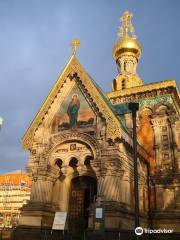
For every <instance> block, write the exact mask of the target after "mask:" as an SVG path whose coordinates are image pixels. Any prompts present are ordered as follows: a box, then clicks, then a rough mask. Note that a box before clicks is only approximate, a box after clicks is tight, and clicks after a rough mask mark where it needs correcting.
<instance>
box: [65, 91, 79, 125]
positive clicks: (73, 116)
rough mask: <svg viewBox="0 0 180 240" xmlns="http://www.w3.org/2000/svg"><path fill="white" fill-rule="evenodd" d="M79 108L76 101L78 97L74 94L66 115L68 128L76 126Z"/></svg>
mask: <svg viewBox="0 0 180 240" xmlns="http://www.w3.org/2000/svg"><path fill="white" fill-rule="evenodd" d="M79 108H80V101H79V99H78V95H77V94H74V95H73V96H72V100H71V102H70V103H69V106H68V109H67V114H68V116H69V125H70V127H75V126H77V118H78V111H79Z"/></svg>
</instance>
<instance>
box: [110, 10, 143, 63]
mask: <svg viewBox="0 0 180 240" xmlns="http://www.w3.org/2000/svg"><path fill="white" fill-rule="evenodd" d="M132 16H133V14H132V13H129V12H128V11H126V12H124V14H123V16H122V17H121V18H120V21H121V27H120V31H119V33H118V35H119V39H118V40H117V42H116V43H115V45H114V47H113V58H114V59H115V60H117V59H118V58H119V57H120V56H121V55H122V54H128V55H134V56H135V57H136V58H137V59H138V58H139V57H140V56H141V52H142V49H141V44H140V43H139V42H138V40H137V39H136V35H135V31H134V27H133V25H132V23H131V19H132Z"/></svg>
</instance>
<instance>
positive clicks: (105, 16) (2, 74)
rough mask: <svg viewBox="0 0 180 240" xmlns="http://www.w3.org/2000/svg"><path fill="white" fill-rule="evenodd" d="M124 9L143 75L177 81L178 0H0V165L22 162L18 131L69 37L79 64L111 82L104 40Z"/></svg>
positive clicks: (52, 76) (62, 58) (56, 70)
mask: <svg viewBox="0 0 180 240" xmlns="http://www.w3.org/2000/svg"><path fill="white" fill-rule="evenodd" d="M125 10H129V11H132V12H133V13H134V18H133V23H134V26H135V30H136V35H137V37H138V39H139V41H140V42H141V44H142V51H143V53H142V57H141V59H140V61H139V66H138V73H139V75H140V76H141V78H142V79H143V81H144V83H149V82H156V81H162V80H166V79H176V80H177V83H178V85H179V83H180V80H179V75H180V74H179V69H180V61H179V56H180V47H179V39H180V28H179V24H180V14H179V12H180V1H179V0H173V1H172V0H151V1H149V0H143V1H142V0H98V1H96V0H91V1H88V0H76V1H73V0H68V1H63V0H49V1H47V0H31V1H29V0H5V1H3V0H0V83H1V85H0V115H1V116H3V118H4V126H3V128H2V130H1V132H0V173H3V172H7V171H13V170H16V169H21V168H24V167H25V165H26V163H27V160H28V154H27V152H24V151H23V150H22V149H21V138H22V136H23V134H24V133H25V130H26V129H27V127H28V126H29V124H30V122H31V120H32V119H33V117H34V116H35V114H36V112H37V111H38V109H39V107H40V106H41V103H42V102H43V99H44V98H45V97H46V96H47V94H48V92H49V91H50V89H51V87H52V86H53V84H54V83H55V81H56V79H57V78H58V76H59V74H60V73H61V71H62V69H63V68H64V66H65V64H66V63H67V61H68V59H69V58H70V56H71V41H72V39H73V38H74V37H79V38H80V41H81V45H80V47H79V51H78V58H79V60H80V62H81V64H82V65H83V66H84V67H85V69H86V71H87V72H88V73H89V74H90V75H91V76H92V77H93V78H94V80H95V81H96V82H97V83H98V84H99V85H100V86H101V87H102V89H103V90H105V91H110V90H111V83H112V79H113V78H114V77H115V76H116V74H117V70H116V65H115V63H114V61H113V59H112V47H113V45H114V43H115V41H116V40H117V32H118V28H119V17H120V16H121V15H122V13H123V12H124V11H125Z"/></svg>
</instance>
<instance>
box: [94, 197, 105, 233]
mask: <svg viewBox="0 0 180 240" xmlns="http://www.w3.org/2000/svg"><path fill="white" fill-rule="evenodd" d="M94 232H95V233H96V234H98V235H101V236H104V198H103V196H97V197H95V198H94Z"/></svg>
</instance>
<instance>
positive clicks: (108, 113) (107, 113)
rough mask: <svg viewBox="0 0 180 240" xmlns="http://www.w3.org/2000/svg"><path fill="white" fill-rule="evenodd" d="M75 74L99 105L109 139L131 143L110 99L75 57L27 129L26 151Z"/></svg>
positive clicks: (23, 141)
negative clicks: (56, 99) (64, 85)
mask: <svg viewBox="0 0 180 240" xmlns="http://www.w3.org/2000/svg"><path fill="white" fill-rule="evenodd" d="M73 73H77V75H78V77H80V79H81V81H82V84H83V85H84V86H85V88H86V89H87V91H88V93H89V94H90V95H91V97H92V99H93V102H94V103H95V104H96V105H97V107H98V109H99V111H100V112H101V114H102V115H103V117H104V118H105V119H106V122H107V131H106V136H107V138H109V139H112V140H114V139H116V138H123V139H124V140H128V142H129V141H131V139H130V137H129V135H128V134H127V133H126V132H125V131H124V130H123V129H122V128H121V127H120V126H121V124H120V122H119V120H118V118H117V117H116V115H115V113H114V111H113V109H114V108H113V106H112V104H111V102H110V100H109V99H108V97H107V96H106V95H105V94H104V93H103V91H102V90H101V89H100V87H99V86H98V85H97V84H96V83H95V82H94V80H93V79H92V78H91V77H90V76H89V74H87V73H86V71H85V70H84V68H83V67H82V65H81V64H80V62H79V61H78V59H77V57H76V56H75V55H73V56H72V57H71V58H70V60H69V62H68V63H67V65H66V66H65V68H64V70H63V71H62V73H61V75H60V76H59V78H58V79H57V81H56V83H55V85H54V87H53V88H52V90H51V91H50V93H49V95H48V96H47V98H46V100H45V101H44V103H43V104H42V106H41V108H40V110H39V112H38V113H37V115H36V116H35V118H34V120H33V121H32V123H31V125H30V127H29V128H28V129H27V131H26V133H25V135H24V137H23V139H22V146H23V148H24V149H30V148H31V146H32V143H33V139H34V133H35V131H36V130H37V128H38V126H39V125H40V124H41V123H42V121H43V119H44V116H45V114H47V112H48V109H49V107H50V106H51V104H52V103H53V101H54V99H55V97H56V95H57V94H58V91H59V90H60V89H61V87H62V85H63V83H64V81H65V80H66V79H67V77H68V76H69V75H72V74H73Z"/></svg>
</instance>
